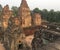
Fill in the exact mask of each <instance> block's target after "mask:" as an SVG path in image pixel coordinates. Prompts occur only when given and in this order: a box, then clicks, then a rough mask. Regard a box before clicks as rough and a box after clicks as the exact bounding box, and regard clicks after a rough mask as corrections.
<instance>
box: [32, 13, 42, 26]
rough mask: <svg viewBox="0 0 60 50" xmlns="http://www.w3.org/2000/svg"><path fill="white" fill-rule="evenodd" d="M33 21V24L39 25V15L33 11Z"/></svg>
mask: <svg viewBox="0 0 60 50" xmlns="http://www.w3.org/2000/svg"><path fill="white" fill-rule="evenodd" d="M33 23H34V26H41V15H40V14H39V13H34V16H33Z"/></svg>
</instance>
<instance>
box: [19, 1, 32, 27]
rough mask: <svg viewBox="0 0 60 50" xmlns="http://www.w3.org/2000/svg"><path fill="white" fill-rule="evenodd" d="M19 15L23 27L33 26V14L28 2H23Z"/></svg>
mask: <svg viewBox="0 0 60 50" xmlns="http://www.w3.org/2000/svg"><path fill="white" fill-rule="evenodd" d="M18 15H19V18H20V20H21V25H22V27H30V26H31V14H30V9H29V7H28V5H27V2H26V0H22V2H21V6H20V7H19V12H18Z"/></svg>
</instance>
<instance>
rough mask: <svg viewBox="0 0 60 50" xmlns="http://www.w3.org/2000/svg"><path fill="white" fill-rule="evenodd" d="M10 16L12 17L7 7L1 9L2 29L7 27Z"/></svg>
mask: <svg viewBox="0 0 60 50" xmlns="http://www.w3.org/2000/svg"><path fill="white" fill-rule="evenodd" d="M11 15H12V11H11V10H9V6H8V5H6V6H5V7H4V8H3V11H2V25H3V29H6V28H7V27H8V20H9V18H10V17H11Z"/></svg>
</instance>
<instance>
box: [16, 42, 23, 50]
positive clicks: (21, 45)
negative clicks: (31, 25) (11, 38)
mask: <svg viewBox="0 0 60 50" xmlns="http://www.w3.org/2000/svg"><path fill="white" fill-rule="evenodd" d="M17 47H18V50H22V49H23V44H22V43H21V41H19V44H18V46H17Z"/></svg>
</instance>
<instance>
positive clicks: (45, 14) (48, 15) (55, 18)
mask: <svg viewBox="0 0 60 50" xmlns="http://www.w3.org/2000/svg"><path fill="white" fill-rule="evenodd" d="M33 12H35V13H40V14H41V15H42V18H43V19H45V20H47V21H49V22H60V11H54V10H53V9H51V10H50V11H48V10H47V9H43V10H39V8H35V9H34V10H33Z"/></svg>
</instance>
